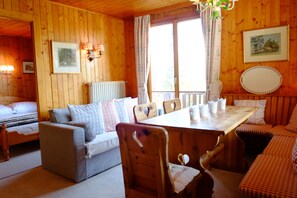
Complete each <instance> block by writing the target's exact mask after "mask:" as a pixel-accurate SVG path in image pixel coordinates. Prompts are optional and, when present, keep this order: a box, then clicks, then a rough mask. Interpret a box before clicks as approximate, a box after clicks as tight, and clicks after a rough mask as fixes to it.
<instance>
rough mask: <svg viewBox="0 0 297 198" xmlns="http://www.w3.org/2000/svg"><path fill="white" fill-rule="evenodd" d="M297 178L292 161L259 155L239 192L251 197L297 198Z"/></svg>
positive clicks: (242, 182) (241, 184)
mask: <svg viewBox="0 0 297 198" xmlns="http://www.w3.org/2000/svg"><path fill="white" fill-rule="evenodd" d="M296 186H297V176H296V174H295V173H294V171H293V166H292V160H291V159H286V158H281V157H275V156H271V155H262V154H261V155H258V156H257V158H256V160H255V161H254V163H253V164H252V166H251V167H250V169H249V171H248V172H247V174H246V175H245V176H244V178H243V180H242V181H241V183H240V185H239V191H240V192H241V193H242V194H244V195H247V196H250V197H296V196H297V188H296Z"/></svg>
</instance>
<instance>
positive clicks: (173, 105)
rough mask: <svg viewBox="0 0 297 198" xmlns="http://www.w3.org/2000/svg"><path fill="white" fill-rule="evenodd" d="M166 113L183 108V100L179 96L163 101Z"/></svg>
mask: <svg viewBox="0 0 297 198" xmlns="http://www.w3.org/2000/svg"><path fill="white" fill-rule="evenodd" d="M163 108H164V113H165V114H166V113H171V112H173V111H177V110H180V109H181V102H180V99H179V98H175V99H171V100H165V101H163Z"/></svg>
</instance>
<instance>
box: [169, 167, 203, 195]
mask: <svg viewBox="0 0 297 198" xmlns="http://www.w3.org/2000/svg"><path fill="white" fill-rule="evenodd" d="M199 173H200V171H199V170H196V169H194V168H191V167H188V166H181V165H177V164H172V163H169V174H170V177H171V179H172V183H173V187H174V192H175V193H179V192H181V191H182V190H184V189H185V187H186V186H187V185H188V184H189V183H190V182H191V181H192V180H193V179H194V177H196V176H197V175H198V174H199Z"/></svg>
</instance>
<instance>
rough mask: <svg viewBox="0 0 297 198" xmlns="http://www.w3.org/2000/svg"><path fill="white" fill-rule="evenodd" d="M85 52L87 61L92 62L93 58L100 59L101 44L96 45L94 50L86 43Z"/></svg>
mask: <svg viewBox="0 0 297 198" xmlns="http://www.w3.org/2000/svg"><path fill="white" fill-rule="evenodd" d="M85 50H86V55H87V58H88V60H89V61H90V62H92V61H93V60H94V59H95V58H100V57H101V56H102V55H103V52H104V46H103V45H102V44H98V45H97V47H96V48H95V49H94V48H93V44H92V43H87V44H86V47H85Z"/></svg>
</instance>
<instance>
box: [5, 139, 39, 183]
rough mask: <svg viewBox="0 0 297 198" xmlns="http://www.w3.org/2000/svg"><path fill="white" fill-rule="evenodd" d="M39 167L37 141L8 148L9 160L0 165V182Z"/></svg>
mask: <svg viewBox="0 0 297 198" xmlns="http://www.w3.org/2000/svg"><path fill="white" fill-rule="evenodd" d="M40 165H41V155H40V150H39V141H32V142H26V143H23V144H18V145H14V146H11V147H10V159H9V160H8V161H5V162H1V163H0V180H1V179H4V178H7V177H10V176H12V175H16V174H19V173H21V172H24V171H28V170H30V169H32V168H35V167H38V166H40Z"/></svg>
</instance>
